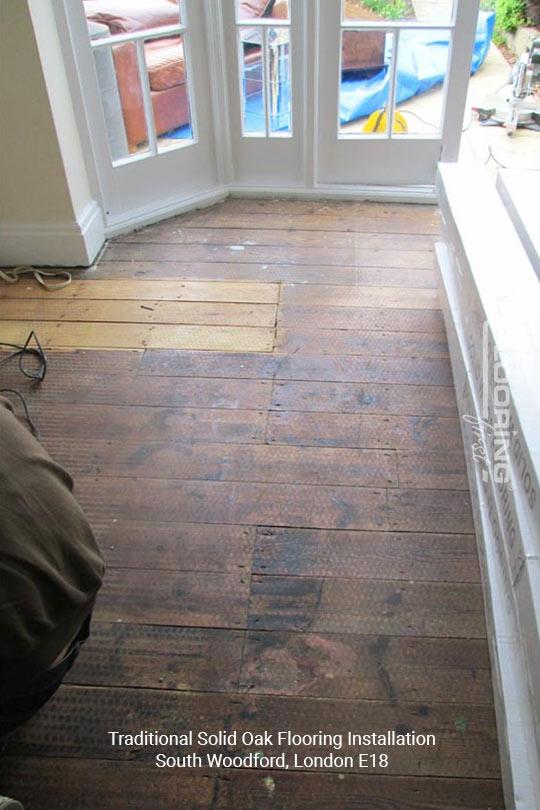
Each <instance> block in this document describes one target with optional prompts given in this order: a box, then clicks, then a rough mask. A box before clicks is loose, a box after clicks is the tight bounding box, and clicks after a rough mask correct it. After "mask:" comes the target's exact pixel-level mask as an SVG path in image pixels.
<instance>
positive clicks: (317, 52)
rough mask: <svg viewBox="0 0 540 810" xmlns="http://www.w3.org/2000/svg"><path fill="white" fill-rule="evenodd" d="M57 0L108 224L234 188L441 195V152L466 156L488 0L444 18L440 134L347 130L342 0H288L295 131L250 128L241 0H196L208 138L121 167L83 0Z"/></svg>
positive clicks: (197, 78) (204, 200)
mask: <svg viewBox="0 0 540 810" xmlns="http://www.w3.org/2000/svg"><path fill="white" fill-rule="evenodd" d="M53 2H54V4H55V13H56V16H57V23H58V27H59V32H60V39H61V41H62V44H63V49H64V54H63V55H64V59H65V62H66V72H67V74H68V77H69V79H70V86H71V90H72V95H73V100H74V105H75V110H76V113H77V115H78V117H79V120H80V129H81V140H82V143H83V149H84V151H85V154H86V158H87V169H88V175H89V178H90V182H91V186H92V191H93V194H94V196H95V197H96V199H98V200H99V201H100V202H101V205H102V207H103V212H104V216H105V220H106V234H107V236H111V235H114V234H115V233H120V232H122V231H126V230H129V229H131V228H134V227H137V226H140V225H143V224H146V223H149V222H153V221H156V220H158V219H162V218H165V217H167V216H172V215H174V214H175V213H181V212H182V211H185V210H189V209H190V208H195V207H201V206H203V205H209V204H212V203H213V202H216V201H217V200H220V199H224V198H225V197H226V196H228V195H236V196H265V195H274V196H275V195H276V194H280V195H284V196H294V197H303V198H311V199H316V198H321V197H325V198H329V199H331V198H335V199H366V198H367V199H384V200H388V201H410V202H435V191H434V179H435V170H436V165H437V162H438V161H439V160H443V161H448V162H451V161H454V160H456V159H457V155H458V152H459V143H460V138H461V129H462V122H463V115H464V110H465V103H466V91H467V85H468V81H469V76H470V63H471V57H472V48H473V43H474V36H475V31H476V21H477V17H478V8H479V0H456V16H455V19H454V21H453V23H452V25H451V26H450V25H437V26H436V27H437V28H449V27H452V28H453V30H454V40H453V44H452V47H451V50H450V54H449V71H448V72H449V76H450V77H451V79H450V81H449V82H448V83H447V85H446V91H445V105H446V107H445V116H444V123H443V126H442V130H441V136H440V137H438V138H433V137H427V138H426V137H425V136H422V137H414V136H408V137H406V138H403V140H401V141H400V140H398V139H394V140H380V139H378V140H371V141H370V140H369V139H366V138H359V139H351V138H350V137H348V138H346V139H343V138H339V137H338V129H337V115H336V113H335V111H336V107H337V104H338V99H339V83H340V32H341V27H342V26H341V12H340V5H341V3H340V0H290V3H291V54H292V56H291V59H292V90H293V101H292V115H293V135H292V137H291V138H282V139H281V138H252V137H245V136H244V135H243V134H242V131H241V103H240V92H239V81H238V76H239V64H238V48H237V40H236V24H235V17H234V0H186V2H187V8H188V14H189V17H188V20H189V22H190V24H191V27H190V34H191V37H192V58H193V67H192V78H193V81H194V89H195V102H196V106H197V118H198V121H197V124H198V135H199V139H200V140H199V142H198V143H196V144H194V145H190V146H184V147H183V148H180V149H177V150H173V151H171V152H166V153H162V154H159V155H157V156H156V157H151V158H148V159H145V160H139V161H133V162H129V163H128V164H126V165H124V166H118V167H116V168H112V165H111V159H110V155H109V149H108V140H107V133H106V129H105V123H104V116H103V109H102V105H101V99H100V96H99V88H98V86H97V80H96V76H95V71H94V65H93V55H92V52H91V48H90V45H89V42H88V34H87V30H86V21H85V18H84V13H83V10H82V3H79V0H77V2H76V3H73V2H72V0H53ZM361 27H362V28H363V29H364V28H365V27H366V26H364V25H362V26H361ZM384 27H385V28H388V27H392V26H391V25H386V24H385V26H384ZM432 27H433V26H432ZM322 31H324V36H323V35H322V34H321V32H322ZM389 147H390V149H389ZM197 150H198V151H199V155H198V157H197ZM195 158H196V159H195ZM351 165H356V166H358V167H360V168H361V171H362V173H361V174H360V173H359V174H358V176H357V177H356V178H355V177H352V178H351V174H350V166H351ZM426 167H427V168H426ZM419 178H420V179H419ZM351 181H352V182H351ZM354 181H356V182H354ZM149 189H150V190H151V191H152V192H153V191H154V190H155V193H150V194H149V193H148V190H149Z"/></svg>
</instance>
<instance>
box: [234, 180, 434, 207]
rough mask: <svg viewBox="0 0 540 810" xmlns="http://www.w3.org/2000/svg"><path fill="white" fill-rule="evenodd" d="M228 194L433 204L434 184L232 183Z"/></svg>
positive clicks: (235, 195)
mask: <svg viewBox="0 0 540 810" xmlns="http://www.w3.org/2000/svg"><path fill="white" fill-rule="evenodd" d="M228 191H229V195H230V196H231V197H275V198H284V199H297V200H350V201H360V200H366V201H373V202H381V201H383V202H389V203H390V202H395V203H420V204H429V205H436V203H437V195H436V192H435V187H434V186H348V185H331V184H325V183H318V184H317V185H316V186H314V187H313V188H300V187H298V188H297V187H291V188H273V187H271V186H235V185H231V186H230V187H229V189H228Z"/></svg>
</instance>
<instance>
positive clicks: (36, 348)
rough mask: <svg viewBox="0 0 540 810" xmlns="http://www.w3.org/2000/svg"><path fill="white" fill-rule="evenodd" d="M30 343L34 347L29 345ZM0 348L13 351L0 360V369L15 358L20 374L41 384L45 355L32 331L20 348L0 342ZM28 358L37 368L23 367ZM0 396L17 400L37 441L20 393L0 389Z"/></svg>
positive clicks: (44, 371)
mask: <svg viewBox="0 0 540 810" xmlns="http://www.w3.org/2000/svg"><path fill="white" fill-rule="evenodd" d="M32 342H33V343H34V344H35V345H31V344H32ZM1 348H8V349H14V351H12V352H10V353H9V354H8V355H6V357H2V358H1V359H0V367H1V366H5V365H7V364H8V363H9V362H10V361H12V360H14V359H15V358H18V365H19V371H20V372H21V374H23V375H24V376H25V377H27V378H28V379H29V380H32V381H33V382H35V383H41V382H43V380H44V379H45V375H46V374H47V355H46V354H45V352H44V351H43V348H42V346H41V343H40V342H39V339H38V336H37V335H36V333H35V332H34V331H32V332H30V334H29V335H28V337H27V339H26V341H25V343H24V344H23V345H22V346H20V345H19V344H17V343H4V342H2V341H0V349H1ZM28 357H32V358H33V359H34V362H37V366H36V367H35V368H31V369H30V368H28V366H25V358H28ZM0 394H14V395H15V396H16V397H17V398H18V399H19V401H20V403H21V405H22V407H23V411H24V416H25V419H26V421H27V423H28V427H29V428H30V430H31V431H32V433H33V434H34V436H35V437H36V438H38V439H39V430H38V428H37V426H36V424H35V422H34V421H33V419H32V417H31V415H30V411H29V409H28V405H27V403H26V400H25V398H24V396H23V395H22V394H21V393H20V391H17V390H16V389H15V388H0Z"/></svg>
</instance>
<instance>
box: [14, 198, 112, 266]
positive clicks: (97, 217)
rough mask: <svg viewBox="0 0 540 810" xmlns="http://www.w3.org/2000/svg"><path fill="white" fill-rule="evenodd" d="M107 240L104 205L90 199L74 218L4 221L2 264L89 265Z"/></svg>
mask: <svg viewBox="0 0 540 810" xmlns="http://www.w3.org/2000/svg"><path fill="white" fill-rule="evenodd" d="M104 241H105V229H104V223H103V215H102V213H101V209H100V207H99V205H98V204H97V202H96V201H95V200H90V202H89V203H88V204H87V205H86V206H85V208H84V209H83V211H82V212H81V214H80V215H79V217H78V219H77V220H76V221H74V222H57V223H49V222H14V223H4V224H0V242H1V244H2V249H1V253H0V265H2V266H4V267H12V266H15V265H26V264H31V265H35V266H37V267H87V266H88V265H90V264H92V262H93V261H94V259H95V257H96V256H97V254H98V252H99V250H100V248H101V246H102V245H103V242H104Z"/></svg>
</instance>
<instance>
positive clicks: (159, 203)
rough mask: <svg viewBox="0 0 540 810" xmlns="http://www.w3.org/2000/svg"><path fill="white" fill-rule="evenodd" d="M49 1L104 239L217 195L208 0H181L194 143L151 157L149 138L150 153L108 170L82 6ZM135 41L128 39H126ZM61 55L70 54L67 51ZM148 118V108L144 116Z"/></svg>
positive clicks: (220, 193) (108, 158) (219, 186)
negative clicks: (100, 210)
mask: <svg viewBox="0 0 540 810" xmlns="http://www.w3.org/2000/svg"><path fill="white" fill-rule="evenodd" d="M54 2H55V13H56V17H57V21H58V24H59V28H60V31H61V34H62V35H63V36H62V39H63V40H64V43H65V44H66V45H68V47H65V49H64V55H65V56H66V55H67V57H68V63H67V66H68V71H67V72H68V75H69V74H70V72H71V71H70V70H69V67H70V63H71V64H72V65H73V67H74V68H75V74H73V72H71V76H72V80H71V89H72V93H73V96H74V103H75V105H76V109H77V112H78V113H79V114H80V115H81V119H80V121H81V137H82V141H83V144H84V146H85V150H86V152H87V155H89V158H90V159H89V160H88V161H87V165H88V168H89V175H90V178H91V181H92V185H93V190H94V192H95V193H96V196H97V197H98V199H99V200H100V202H101V204H102V207H103V214H104V219H105V223H106V233H107V235H110V234H112V233H115V232H118V231H120V230H123V229H125V228H126V227H134V226H136V225H138V224H142V223H144V222H147V221H149V218H154V219H158V218H161V217H164V216H167V215H170V212H171V211H176V210H177V209H178V206H179V205H180V206H181V205H184V206H185V207H186V208H188V207H191V206H192V205H193V204H198V203H199V202H200V201H204V200H206V199H208V200H209V201H210V202H213V201H214V199H217V198H219V197H220V196H223V182H222V173H221V171H220V169H219V167H218V162H219V163H222V155H218V153H217V150H216V139H215V126H216V120H215V110H214V107H215V104H216V103H217V98H216V96H215V93H213V92H212V89H211V88H212V86H213V85H212V82H211V73H210V66H211V65H212V62H211V60H210V58H209V53H215V49H214V48H213V47H210V46H209V45H208V36H209V35H210V36H211V35H212V30H211V29H210V30H209V27H208V25H207V14H206V6H207V5H208V4H209V0H203V2H202V3H201V2H200V1H199V0H184V7H185V10H186V21H187V26H188V29H187V30H188V49H187V53H186V58H187V66H188V79H189V78H190V80H191V93H190V100H191V111H192V112H191V114H192V119H193V120H194V122H195V126H194V138H193V140H190V141H187V142H186V143H182V144H180V143H179V145H178V147H177V148H174V149H171V150H167V151H164V152H159V153H158V154H155V155H152V138H150V139H149V140H150V152H149V153H144V154H142V155H140V156H135V157H130V158H129V159H128V160H125V161H123V160H120V161H116V162H115V163H114V165H113V162H112V159H111V154H110V150H109V141H108V135H107V128H106V123H105V116H104V112H103V106H102V103H101V97H100V91H99V86H98V81H97V77H96V73H95V69H94V55H93V53H92V47H91V46H90V42H89V37H88V30H87V25H86V19H85V16H84V9H83V6H82V2H77V3H73V2H71V1H70V0H54ZM136 36H137V34H134V35H133V38H136ZM151 37H152V34H150V36H149V38H151ZM130 38H132V37H131V35H130ZM66 39H67V41H66ZM106 41H107V40H104V42H106ZM103 47H110V45H109V46H107V45H104V46H103ZM67 51H71V53H70V54H69V53H68V54H66V52H67ZM190 74H191V76H190ZM146 106H148V105H146ZM151 115H152V112H151V110H148V111H147V119H148V118H149V117H151ZM218 158H219V161H218Z"/></svg>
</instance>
